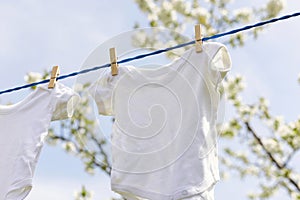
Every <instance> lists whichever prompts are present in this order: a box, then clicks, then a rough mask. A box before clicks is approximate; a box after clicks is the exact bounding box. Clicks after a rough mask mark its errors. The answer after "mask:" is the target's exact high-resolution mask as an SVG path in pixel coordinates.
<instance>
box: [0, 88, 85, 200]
mask: <svg viewBox="0 0 300 200" xmlns="http://www.w3.org/2000/svg"><path fill="white" fill-rule="evenodd" d="M78 97H79V96H78V95H77V94H76V93H74V91H73V90H71V89H70V88H68V87H66V86H64V85H63V84H60V83H57V84H56V86H55V88H54V89H48V88H47V86H46V85H42V86H39V87H37V89H36V90H35V91H33V92H32V93H30V94H29V96H27V97H26V98H25V99H23V100H22V101H20V102H19V103H16V104H13V105H5V106H3V105H1V106H0V200H23V199H25V197H26V196H27V195H28V194H29V192H30V190H31V188H32V178H33V174H34V171H35V166H36V164H37V161H38V157H39V154H40V151H41V148H42V146H43V143H44V138H45V136H46V135H47V133H48V128H49V125H50V121H51V120H52V121H53V120H59V119H65V118H68V117H70V115H71V114H72V110H73V105H74V103H75V102H77V100H78ZM76 99H77V100H76Z"/></svg>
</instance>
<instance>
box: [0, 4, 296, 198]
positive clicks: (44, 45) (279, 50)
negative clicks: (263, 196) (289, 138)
mask: <svg viewBox="0 0 300 200" xmlns="http://www.w3.org/2000/svg"><path fill="white" fill-rule="evenodd" d="M251 3H253V2H251ZM113 5H116V6H113ZM296 11H300V2H298V1H291V2H289V3H288V4H287V8H286V9H285V10H284V11H283V13H282V14H284V13H292V12H296ZM137 19H138V20H139V21H140V22H141V24H142V25H144V26H146V17H145V16H144V15H143V14H142V13H140V12H139V10H138V9H137V7H136V5H135V4H134V3H133V0H124V1H117V0H111V1H95V0H90V1H85V2H84V3H83V2H82V1H78V0H75V1H69V0H68V1H58V0H53V1H38V0H26V1H25V0H23V1H15V0H13V1H6V2H4V1H2V2H0V22H1V23H0V36H1V37H0V44H1V45H0V69H1V75H0V89H4V88H8V87H11V86H15V85H20V84H23V83H24V81H23V80H24V79H23V78H24V75H25V74H26V73H27V72H29V71H36V72H42V71H43V70H44V69H51V67H52V66H53V65H59V66H61V71H62V73H63V74H65V73H68V72H72V71H75V70H78V69H80V66H81V65H82V63H83V61H84V60H85V59H86V57H87V56H88V55H89V54H90V53H91V52H92V51H93V50H94V49H95V48H96V47H97V46H98V45H99V44H101V43H102V42H104V41H106V40H108V39H110V38H111V37H112V36H115V35H118V34H120V33H122V32H124V31H129V30H132V27H133V25H134V23H135V22H136V20H137ZM299 35H300V18H295V19H291V20H287V21H284V22H280V23H277V24H274V25H271V26H269V27H268V28H267V29H266V30H265V31H264V32H263V33H262V34H261V35H260V36H259V38H258V39H257V40H249V41H248V42H247V43H246V46H245V47H244V48H238V49H231V48H230V49H229V51H230V54H231V57H232V61H233V69H232V72H231V73H232V74H236V73H239V74H242V75H245V76H246V81H247V88H246V91H245V93H244V99H246V101H247V102H253V101H255V100H256V99H257V98H258V97H259V96H265V97H266V98H268V99H269V100H270V103H271V104H270V105H271V111H272V112H273V113H274V114H276V115H283V116H285V117H286V119H287V120H294V119H296V118H297V117H298V116H299V110H300V105H299V103H298V102H300V92H299V90H300V85H299V84H297V78H298V75H299V73H300V56H299V50H298V48H299V47H298V44H299V42H298V41H299V38H298V36H299ZM218 41H219V42H222V39H220V40H218ZM107 51H108V50H107ZM74 81H75V79H70V80H67V81H64V83H65V84H67V85H70V86H72V84H73V82H74ZM27 94H28V92H27V91H21V92H16V93H13V94H9V95H3V96H0V103H1V104H3V103H7V102H9V101H10V102H17V101H19V100H21V99H22V98H24V97H25V96H26V95H27ZM299 156H300V155H299V154H298V155H296V157H297V158H296V160H298V161H300V159H298V158H299ZM249 182H250V184H249V183H247V184H246V183H245V182H241V181H239V180H238V179H235V178H233V179H232V180H226V181H221V182H220V183H219V184H218V185H217V191H216V199H229V198H230V199H244V196H243V195H244V194H245V191H250V190H254V189H255V188H254V187H251V183H254V182H255V180H249ZM82 184H84V185H86V186H87V188H88V189H91V190H93V191H95V195H94V197H95V199H101V200H102V199H108V198H109V197H110V196H111V195H113V193H112V192H111V191H110V186H109V178H108V177H106V175H104V174H102V173H99V172H98V173H96V175H95V176H90V175H87V174H86V173H85V172H84V171H83V164H81V162H80V160H79V159H77V158H74V157H73V156H70V155H68V154H66V153H65V152H64V151H63V150H62V149H61V148H60V147H59V146H57V147H49V146H47V145H45V146H44V148H43V151H42V154H41V156H40V160H39V163H38V165H37V169H36V173H35V177H34V188H33V190H32V192H31V193H30V195H29V197H28V199H29V200H40V199H44V200H50V199H51V200H53V199H58V200H60V199H63V200H72V199H73V193H74V191H75V190H79V189H80V187H81V185H82ZM236 184H239V185H240V187H239V191H236V186H235V185H236ZM232 193H234V194H235V197H234V198H233V197H232V196H231V194H232ZM283 195H284V194H282V195H281V199H285V198H282V197H284V196H283ZM277 199H280V197H278V198H277ZM287 199H288V198H287Z"/></svg>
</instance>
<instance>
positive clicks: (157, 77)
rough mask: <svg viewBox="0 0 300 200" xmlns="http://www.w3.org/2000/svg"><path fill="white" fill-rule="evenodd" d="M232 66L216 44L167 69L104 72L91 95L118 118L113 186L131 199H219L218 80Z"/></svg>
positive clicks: (186, 55) (102, 110)
mask: <svg viewBox="0 0 300 200" xmlns="http://www.w3.org/2000/svg"><path fill="white" fill-rule="evenodd" d="M230 68H231V60H230V56H229V54H228V51H227V49H226V47H225V46H224V45H222V44H220V43H213V42H210V43H204V44H203V51H202V52H201V53H196V50H195V49H194V48H191V49H189V50H187V51H186V52H185V53H184V55H183V56H182V57H181V58H179V59H177V60H175V61H173V62H172V63H171V64H169V65H167V66H163V67H160V68H155V69H145V68H135V67H133V66H120V67H119V74H118V75H117V76H111V74H110V69H104V70H103V71H102V74H101V75H100V77H99V80H98V81H97V82H96V83H94V84H93V85H92V86H91V88H90V89H89V92H90V94H91V95H92V96H93V98H94V99H95V101H96V103H97V106H98V112H99V113H100V114H103V115H112V116H114V117H115V122H114V124H113V128H112V135H111V139H112V173H111V188H112V190H114V191H116V192H118V193H119V194H121V195H122V196H124V197H125V198H126V199H129V200H133V199H135V200H144V199H150V200H172V199H174V200H175V199H176V200H177V199H186V200H187V199H213V194H211V192H213V189H212V188H213V186H214V184H215V183H216V182H217V181H218V180H219V170H218V158H217V146H216V141H217V131H216V121H217V112H218V106H219V101H220V94H219V92H218V84H219V83H220V82H221V81H222V79H223V78H224V76H225V75H226V73H227V72H228V71H229V70H230ZM208 190H209V191H211V192H210V194H205V193H206V191H208ZM203 194H205V196H209V197H204V195H203Z"/></svg>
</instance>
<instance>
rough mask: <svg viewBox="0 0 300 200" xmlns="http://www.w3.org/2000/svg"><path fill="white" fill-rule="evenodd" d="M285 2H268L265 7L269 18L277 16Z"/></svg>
mask: <svg viewBox="0 0 300 200" xmlns="http://www.w3.org/2000/svg"><path fill="white" fill-rule="evenodd" d="M285 5H286V2H285V0H270V1H269V2H268V4H267V6H266V10H267V12H268V14H269V16H271V17H273V16H276V15H278V13H279V12H280V11H281V10H282V9H283V8H284V7H285Z"/></svg>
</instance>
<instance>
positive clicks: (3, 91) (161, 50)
mask: <svg viewBox="0 0 300 200" xmlns="http://www.w3.org/2000/svg"><path fill="white" fill-rule="evenodd" d="M299 15H300V12H296V13H294V14H290V15H284V16H282V17H279V18H273V19H270V20H266V21H262V22H258V23H256V24H252V25H248V26H245V27H242V28H238V29H234V30H231V31H228V32H224V33H220V34H216V35H213V36H210V37H204V38H202V41H208V40H212V39H216V38H220V37H223V36H226V35H233V34H235V33H238V32H242V31H245V30H249V29H252V28H255V27H259V26H264V25H266V24H271V23H274V22H277V21H283V20H286V19H289V18H292V17H297V16H299ZM192 44H195V40H193V41H190V42H187V43H183V44H179V45H176V46H173V47H168V48H164V49H160V50H156V51H153V52H151V53H145V54H141V55H138V56H134V57H130V58H125V59H123V60H120V61H118V63H119V64H121V63H127V62H130V61H133V60H138V59H142V58H145V57H149V56H153V55H157V54H161V53H164V52H167V51H171V50H174V49H178V48H181V47H185V46H188V45H192ZM110 65H111V64H110V63H108V64H104V65H101V66H96V67H93V68H89V69H84V70H81V71H77V72H72V73H70V74H66V75H62V76H59V77H58V78H57V80H62V79H65V78H68V77H73V76H77V75H80V74H85V73H88V72H91V71H96V70H99V69H101V68H105V67H110ZM49 81H50V79H46V80H42V81H38V82H34V83H30V84H26V85H22V86H19V87H14V88H10V89H6V90H2V91H0V95H1V94H4V93H10V92H13V91H17V90H21V89H25V88H30V87H33V86H37V85H40V84H43V83H48V82H49Z"/></svg>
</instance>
